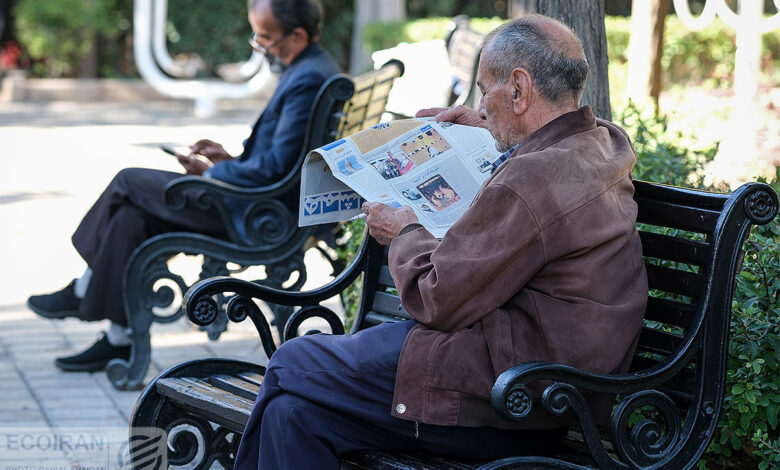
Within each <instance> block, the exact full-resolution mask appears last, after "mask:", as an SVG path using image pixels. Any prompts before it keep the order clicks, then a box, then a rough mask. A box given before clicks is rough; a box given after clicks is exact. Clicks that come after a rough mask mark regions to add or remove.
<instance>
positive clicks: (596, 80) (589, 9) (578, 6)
mask: <svg viewBox="0 0 780 470" xmlns="http://www.w3.org/2000/svg"><path fill="white" fill-rule="evenodd" d="M535 8H536V12H537V13H539V14H542V15H547V16H551V17H553V18H555V19H557V20H560V21H562V22H563V23H565V24H567V25H568V26H569V27H570V28H571V29H573V30H574V32H575V33H576V34H577V36H579V38H580V41H582V46H583V47H584V48H585V56H586V57H587V58H588V64H590V75H589V76H588V82H587V83H586V84H585V93H584V94H583V95H582V101H581V103H580V104H581V105H586V104H589V105H590V106H591V107H592V108H593V113H594V114H595V115H596V116H598V117H600V118H603V119H608V120H609V119H612V111H611V108H610V105H609V78H608V76H607V62H608V61H607V34H606V31H605V28H604V0H588V1H582V0H536V5H535Z"/></svg>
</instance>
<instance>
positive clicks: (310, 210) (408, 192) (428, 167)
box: [299, 108, 499, 243]
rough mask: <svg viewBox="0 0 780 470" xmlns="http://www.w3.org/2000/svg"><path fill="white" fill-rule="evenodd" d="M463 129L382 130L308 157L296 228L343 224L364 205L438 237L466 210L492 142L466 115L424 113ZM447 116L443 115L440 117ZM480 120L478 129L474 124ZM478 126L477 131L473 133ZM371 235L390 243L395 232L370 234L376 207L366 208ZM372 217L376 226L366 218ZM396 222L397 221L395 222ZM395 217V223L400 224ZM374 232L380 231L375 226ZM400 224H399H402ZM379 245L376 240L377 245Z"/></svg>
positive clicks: (407, 126)
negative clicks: (300, 226) (419, 225)
mask: <svg viewBox="0 0 780 470" xmlns="http://www.w3.org/2000/svg"><path fill="white" fill-rule="evenodd" d="M426 112H427V113H429V114H428V115H429V116H430V115H436V117H435V119H437V120H438V119H447V120H450V121H455V122H464V123H467V124H469V125H468V126H466V125H459V124H453V122H437V121H431V120H419V119H415V120H399V121H392V122H389V123H381V124H377V125H376V126H374V127H372V128H370V129H365V130H363V131H360V132H358V133H356V134H353V135H351V136H349V137H346V138H344V139H341V140H339V141H336V142H333V143H331V144H329V145H326V146H324V147H321V148H319V149H317V150H314V151H312V152H311V153H310V154H309V155H308V156H307V157H306V162H305V163H304V167H303V174H302V177H301V204H300V213H299V224H300V225H313V224H322V223H328V222H335V221H341V220H347V219H349V218H351V217H352V216H354V215H356V214H359V213H360V212H361V208H362V205H363V203H364V202H365V201H373V202H378V203H381V204H383V205H385V206H390V208H395V209H401V208H404V209H403V210H402V211H400V212H397V213H394V214H395V215H396V216H399V217H400V216H401V215H402V214H406V215H407V216H408V220H411V221H412V222H414V221H415V220H413V219H412V217H411V216H412V215H414V218H416V219H417V220H418V221H419V223H421V224H422V225H423V226H424V227H425V228H426V229H428V230H429V231H430V232H431V233H432V234H434V235H435V236H437V237H443V236H444V233H445V232H446V231H447V229H448V228H449V227H450V226H451V225H452V224H453V223H455V221H456V220H457V219H458V218H459V217H460V216H461V214H463V213H464V212H465V211H466V209H468V207H469V205H470V204H471V201H472V200H473V199H474V197H475V196H476V194H477V192H478V191H479V188H480V187H481V186H482V183H483V182H484V181H485V180H486V179H487V178H488V177H489V176H490V170H491V168H492V162H493V161H494V160H495V159H496V158H498V157H499V153H498V151H496V149H495V141H494V140H493V138H492V136H491V135H490V133H489V132H488V131H487V130H486V129H484V128H482V126H483V125H484V123H483V122H481V120H479V118H478V116H477V115H476V113H475V112H474V111H473V110H471V109H469V108H465V110H461V109H459V108H453V109H449V110H444V111H441V110H436V109H432V110H427V111H426V110H424V111H422V112H421V113H426ZM421 113H418V115H420V114H421ZM445 114H447V115H445ZM473 121H479V122H473ZM474 124H478V125H479V127H474ZM367 207H368V208H369V210H368V211H367V212H368V213H369V217H370V220H369V225H371V226H372V235H375V233H374V232H377V233H378V234H379V236H378V237H377V239H379V240H380V242H381V241H383V240H385V241H386V242H387V243H389V241H390V240H392V238H394V237H395V236H397V235H398V231H400V229H401V228H403V226H401V227H396V226H395V225H393V226H390V225H388V226H387V227H382V228H381V229H380V228H379V226H376V227H374V225H373V224H372V222H375V221H376V220H379V219H378V218H379V215H380V214H382V215H383V218H385V217H384V216H388V215H389V212H388V211H389V210H390V209H389V208H388V209H381V210H380V209H378V208H379V207H381V205H369V206H367ZM374 210H376V211H378V212H376V214H377V215H376V217H377V219H373V218H371V215H373V214H374ZM399 217H396V218H399ZM405 217H406V216H404V217H400V219H401V221H404V220H407V219H406V218H405ZM380 225H381V224H380ZM404 225H406V224H404ZM380 238H381V239H380Z"/></svg>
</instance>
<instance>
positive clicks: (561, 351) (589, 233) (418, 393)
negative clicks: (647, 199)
mask: <svg viewBox="0 0 780 470" xmlns="http://www.w3.org/2000/svg"><path fill="white" fill-rule="evenodd" d="M635 161H636V155H635V153H634V150H633V148H632V146H631V143H630V141H629V138H628V136H627V135H626V133H625V131H624V130H623V129H621V128H619V127H618V126H616V125H615V124H612V123H610V122H606V121H602V120H598V119H596V118H595V117H594V116H593V114H592V112H591V110H590V108H589V107H587V106H586V107H583V108H581V109H579V110H578V111H574V112H571V113H567V114H564V115H562V116H560V117H558V118H557V119H555V120H553V121H551V122H550V123H548V124H547V125H545V126H544V127H543V128H541V129H539V130H538V131H536V132H534V133H533V134H531V135H530V136H529V137H528V138H527V139H526V140H525V141H523V142H522V143H521V144H520V145H519V146H518V148H517V149H516V150H515V152H514V153H513V155H512V156H511V157H510V158H509V159H507V161H506V162H504V163H503V164H502V165H501V166H500V167H499V168H498V170H497V171H496V172H495V173H494V174H493V175H492V176H491V177H490V178H489V179H488V180H487V181H486V182H485V184H484V185H483V186H482V188H481V190H480V192H479V193H478V194H477V196H476V198H475V199H474V201H473V203H472V205H471V207H470V208H469V209H468V210H467V211H466V212H465V213H464V215H463V216H462V217H461V218H460V219H459V220H458V222H457V223H456V224H455V225H453V226H452V227H451V228H450V230H449V231H448V232H447V234H446V235H445V237H444V238H443V239H442V240H441V241H439V240H437V239H436V238H435V237H433V235H431V234H430V233H429V232H428V231H427V230H425V229H424V228H417V229H415V230H411V231H408V232H406V233H404V234H403V235H401V236H399V237H397V238H396V239H394V240H393V242H392V243H391V245H390V255H389V264H390V272H391V274H392V276H393V279H394V280H395V282H396V285H397V287H398V292H399V294H400V296H401V301H402V303H403V305H404V307H406V310H407V311H409V313H410V314H411V315H412V317H414V318H415V319H416V320H417V321H418V322H419V325H417V326H415V327H414V329H412V331H411V332H410V333H409V336H408V337H407V339H406V342H405V343H404V346H403V349H402V351H401V358H400V362H399V365H398V372H397V376H396V385H395V393H394V397H393V411H392V413H393V415H394V416H396V417H398V418H402V419H405V420H411V421H419V422H423V423H428V424H437V425H458V426H495V427H500V428H549V427H554V426H559V425H561V424H562V423H563V421H555V420H552V419H551V418H549V417H548V416H547V415H546V414H544V412H543V411H541V412H540V408H541V407H540V406H535V407H534V410H535V411H534V413H532V415H531V416H530V417H529V418H528V419H526V420H524V421H522V422H520V423H515V422H508V421H505V420H503V419H501V418H499V417H498V416H497V415H496V414H495V413H494V412H493V410H492V408H491V406H490V403H489V401H488V400H489V399H488V397H489V394H490V389H491V387H492V385H493V382H494V381H495V379H496V377H498V375H499V374H501V373H502V372H504V371H505V370H506V369H508V368H510V367H512V366H513V365H517V364H519V363H522V362H528V361H551V362H558V363H563V364H568V365H571V366H574V367H577V368H581V369H584V370H587V371H592V372H597V373H617V372H625V371H626V370H627V368H628V366H629V364H630V361H631V357H632V355H633V351H634V348H635V347H636V342H637V338H638V335H639V330H640V326H641V320H642V315H643V313H644V310H645V304H646V302H647V278H646V274H645V269H644V264H643V262H642V252H641V245H640V242H639V236H638V234H637V231H636V229H635V226H634V223H635V221H636V212H637V206H636V204H635V203H634V201H633V199H632V196H633V185H632V184H631V170H632V168H633V167H634V163H635ZM540 386H541V384H536V387H532V390H534V391H535V392H537V396H538V392H539V390H540V388H539V387H540ZM609 400H610V398H609V397H604V396H596V397H594V399H592V400H591V406H592V407H594V408H595V412H596V413H597V415H598V416H599V417H600V418H601V419H599V420H600V421H601V420H603V418H604V413H605V411H608V410H609V404H610V403H609Z"/></svg>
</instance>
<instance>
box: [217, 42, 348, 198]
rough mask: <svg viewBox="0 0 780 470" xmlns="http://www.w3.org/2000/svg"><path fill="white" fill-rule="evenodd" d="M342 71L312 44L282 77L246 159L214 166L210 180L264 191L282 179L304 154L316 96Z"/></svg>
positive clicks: (247, 144)
mask: <svg viewBox="0 0 780 470" xmlns="http://www.w3.org/2000/svg"><path fill="white" fill-rule="evenodd" d="M340 72H341V71H340V70H339V68H338V66H337V65H336V63H335V62H333V59H332V58H331V56H330V55H329V54H328V53H327V52H326V51H325V49H323V48H322V46H320V45H319V44H318V43H313V44H311V45H309V47H307V48H306V49H305V50H304V51H303V52H302V53H301V55H299V56H298V57H297V58H296V59H295V61H293V63H292V64H290V67H289V68H288V69H287V70H286V71H285V72H284V74H283V75H282V77H281V79H280V80H279V84H278V85H277V87H276V91H274V94H273V96H272V97H271V100H270V101H269V102H268V106H266V108H265V110H264V111H263V113H262V114H261V115H260V118H259V119H258V120H257V122H256V123H255V125H254V128H253V129H252V134H250V136H249V138H248V139H247V140H246V141H245V142H244V151H243V152H242V153H241V155H239V156H238V157H237V158H234V159H232V160H227V161H223V162H219V163H217V164H215V165H214V167H212V168H211V171H210V172H209V175H210V176H211V177H212V178H216V179H218V180H221V181H224V182H226V183H230V184H234V185H236V186H243V187H257V186H265V185H268V184H272V183H275V182H276V181H279V180H280V179H282V178H283V177H284V176H285V175H286V174H287V173H288V172H289V171H290V169H291V168H292V166H293V165H294V164H295V161H296V160H297V158H298V156H299V155H300V153H301V151H302V148H301V146H302V145H303V138H304V134H305V132H306V123H307V122H308V119H309V114H310V112H311V107H312V104H313V103H314V97H315V96H316V95H317V91H318V90H319V89H320V87H321V86H322V84H323V83H325V80H327V79H328V78H330V77H331V76H332V75H335V74H337V73H340Z"/></svg>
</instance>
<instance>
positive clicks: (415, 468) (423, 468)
mask: <svg viewBox="0 0 780 470" xmlns="http://www.w3.org/2000/svg"><path fill="white" fill-rule="evenodd" d="M342 463H347V464H348V466H345V467H344V468H346V469H350V468H351V469H358V468H371V469H373V470H472V469H474V468H476V467H478V466H479V465H478V464H473V465H471V464H467V463H463V462H460V461H457V460H452V459H447V458H444V457H439V456H437V455H434V454H420V453H407V452H395V453H390V452H382V451H375V450H370V451H363V452H355V453H350V454H347V455H344V456H343V457H342ZM349 465H352V467H349Z"/></svg>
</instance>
